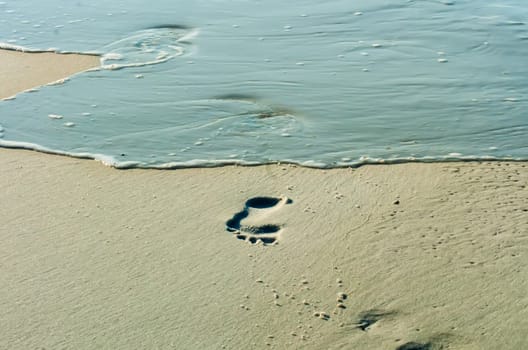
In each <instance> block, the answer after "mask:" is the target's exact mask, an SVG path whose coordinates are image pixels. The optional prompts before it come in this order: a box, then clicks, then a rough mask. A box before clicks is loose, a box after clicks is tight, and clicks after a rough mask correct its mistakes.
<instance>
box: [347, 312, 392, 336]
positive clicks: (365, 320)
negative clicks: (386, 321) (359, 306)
mask: <svg viewBox="0 0 528 350" xmlns="http://www.w3.org/2000/svg"><path fill="white" fill-rule="evenodd" d="M394 314H395V312H394V311H384V310H377V309H372V310H367V311H364V312H362V313H360V314H359V320H358V322H357V325H356V328H359V329H361V330H362V331H368V330H369V328H370V326H372V325H373V324H374V323H376V322H378V321H379V320H381V319H382V318H384V317H386V316H392V315H394Z"/></svg>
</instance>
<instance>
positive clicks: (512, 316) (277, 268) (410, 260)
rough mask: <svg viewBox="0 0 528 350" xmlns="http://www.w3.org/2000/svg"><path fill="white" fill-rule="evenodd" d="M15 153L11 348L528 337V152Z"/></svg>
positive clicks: (1, 294) (7, 220)
mask: <svg viewBox="0 0 528 350" xmlns="http://www.w3.org/2000/svg"><path fill="white" fill-rule="evenodd" d="M10 54H12V53H11V52H9V53H6V52H1V53H0V61H1V62H4V58H5V57H8V56H9V55H10ZM17 54H18V53H17ZM37 57H38V56H36V55H33V54H26V55H24V60H26V59H27V60H28V61H31V62H33V61H32V60H33V59H35V60H39V58H37ZM72 57H73V56H72ZM55 58H57V57H55ZM55 58H54V59H53V60H51V59H48V58H46V60H45V61H46V62H47V63H49V64H56V68H57V69H59V68H60V67H65V66H67V65H64V64H59V63H56V62H58V61H56V60H55ZM77 58H78V57H77ZM92 58H93V57H90V58H89V59H88V58H87V59H88V60H89V61H90V60H91V59H92ZM10 62H12V63H11V64H12V65H17V64H18V63H20V62H23V60H13V61H10ZM79 62H80V61H79ZM33 63H34V64H35V65H36V66H38V67H40V65H41V64H42V62H37V61H35V62H33ZM92 63H93V62H92ZM92 63H86V64H87V65H85V66H83V68H77V71H79V70H84V69H86V68H88V67H89V66H90V64H92ZM79 64H80V63H79ZM10 67H11V68H8V69H6V68H5V67H2V68H0V73H2V76H4V75H3V74H4V70H5V71H11V70H14V72H15V73H16V74H15V73H13V76H12V78H9V79H8V80H6V81H7V82H9V83H7V84H1V86H2V91H1V94H0V97H6V96H10V95H12V94H14V93H16V92H17V91H22V90H25V89H27V88H30V87H34V86H38V85H41V84H44V83H46V82H51V81H53V80H56V78H55V77H57V76H62V77H64V76H67V75H68V74H71V71H63V72H61V73H64V74H56V75H54V77H53V78H48V77H43V76H42V75H41V74H40V73H35V72H34V71H32V70H30V69H26V68H23V67H19V68H13V66H10ZM17 67H18V66H17ZM74 71H75V70H74ZM11 81H12V82H13V86H11V83H10V82H11ZM8 85H9V86H8ZM0 103H5V102H1V101H0ZM0 169H2V171H1V175H0V188H1V189H2V190H1V191H0V213H1V218H2V219H1V221H2V222H1V225H0V239H1V241H2V244H1V246H0V259H1V260H0V269H1V276H2V281H3V288H1V289H0V312H1V314H2V318H1V321H0V328H1V329H2V332H1V335H0V348H1V349H387V350H411V349H414V350H419V349H422V350H424V349H426V350H432V349H471V350H473V349H490V350H491V349H526V348H528V339H527V338H526V330H527V329H528V293H527V291H528V267H527V265H528V200H527V199H528V188H527V184H528V168H527V163H526V162H465V163H462V162H457V163H427V164H426V163H422V164H419V163H409V164H398V165H372V166H363V167H361V168H358V169H332V170H321V169H309V168H303V167H299V166H294V165H281V164H276V165H268V166H258V167H233V166H229V167H220V168H201V169H181V170H174V171H158V170H139V169H134V170H116V169H113V168H110V167H106V166H104V165H102V164H101V163H99V162H96V161H91V160H82V159H75V158H69V157H61V156H55V155H50V154H43V153H38V152H33V151H26V150H13V149H0ZM226 224H227V227H226ZM227 228H230V230H227ZM230 231H234V232H230ZM259 237H267V239H270V240H269V242H273V243H272V244H268V245H264V244H263V243H262V242H261V241H258V238H259ZM243 239H245V240H243ZM251 239H254V240H257V243H256V244H251V243H250V242H249V240H251Z"/></svg>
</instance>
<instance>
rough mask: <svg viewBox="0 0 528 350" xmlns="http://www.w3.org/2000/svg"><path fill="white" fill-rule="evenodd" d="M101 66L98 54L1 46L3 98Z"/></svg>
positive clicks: (1, 86) (0, 67)
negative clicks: (23, 49) (22, 49)
mask: <svg viewBox="0 0 528 350" xmlns="http://www.w3.org/2000/svg"><path fill="white" fill-rule="evenodd" d="M99 66H100V62H99V56H95V55H77V54H57V53H52V52H43V53H25V52H19V51H12V50H0V99H2V98H8V97H11V96H13V95H15V94H17V93H19V92H21V91H25V90H29V89H32V88H36V87H39V86H41V85H45V84H48V83H52V82H55V81H57V80H60V79H64V78H67V77H69V76H71V75H73V74H75V73H78V72H82V71H85V70H88V69H90V68H95V67H99Z"/></svg>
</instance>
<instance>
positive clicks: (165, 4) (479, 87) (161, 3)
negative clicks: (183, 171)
mask: <svg viewBox="0 0 528 350" xmlns="http://www.w3.org/2000/svg"><path fill="white" fill-rule="evenodd" d="M0 42H1V43H0V47H3V48H7V49H14V50H25V51H48V50H51V51H57V52H77V53H93V54H98V55H100V57H101V67H100V68H98V69H95V70H90V71H87V72H82V73H79V74H77V75H75V76H73V77H71V78H70V79H68V80H66V81H61V82H58V83H56V84H51V85H48V86H43V87H40V88H39V89H38V91H36V92H33V93H29V92H25V93H21V94H18V95H16V96H15V98H13V99H7V100H4V101H0V146H4V147H23V148H30V149H37V150H42V151H47V152H53V153H58V154H67V155H72V156H78V157H88V158H95V159H99V160H101V161H103V162H105V163H106V164H110V165H113V166H116V167H154V168H171V167H185V166H215V165H222V164H261V163H270V162H293V163H297V164H301V165H305V166H314V167H338V166H354V165H360V164H364V163H371V162H401V161H443V160H459V159H520V160H526V159H528V141H527V140H528V137H527V132H528V115H527V111H528V108H527V107H528V94H527V93H528V6H527V4H526V1H525V0H414V1H412V0H358V1H351V0H328V1H316V0H292V1H279V0H192V1H191V0H189V1H183V0H153V1H150V2H145V1H139V0H129V1H102V0H90V1H86V0H77V1H66V0H47V1H36V0H4V1H0Z"/></svg>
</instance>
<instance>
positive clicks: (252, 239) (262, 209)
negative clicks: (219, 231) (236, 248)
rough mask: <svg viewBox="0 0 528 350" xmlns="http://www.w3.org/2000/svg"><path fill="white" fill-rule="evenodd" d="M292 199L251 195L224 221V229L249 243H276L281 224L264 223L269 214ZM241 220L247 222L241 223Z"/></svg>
mask: <svg viewBox="0 0 528 350" xmlns="http://www.w3.org/2000/svg"><path fill="white" fill-rule="evenodd" d="M291 202H292V201H291V199H289V198H286V197H280V198H276V197H253V198H250V199H248V200H247V201H246V203H245V205H244V209H242V211H240V212H238V213H236V214H235V215H233V217H232V218H231V219H229V220H228V221H227V222H226V230H227V231H228V232H231V233H233V234H234V236H235V237H236V238H238V239H240V240H243V241H246V242H249V243H251V244H256V243H262V244H264V245H274V244H277V242H278V239H279V236H280V233H281V230H282V226H281V225H275V224H265V223H264V222H265V220H266V219H267V218H268V216H269V215H270V214H272V213H273V212H275V211H276V210H279V209H280V208H282V207H283V206H284V205H286V204H290V203H291ZM242 221H244V222H247V224H242Z"/></svg>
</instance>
